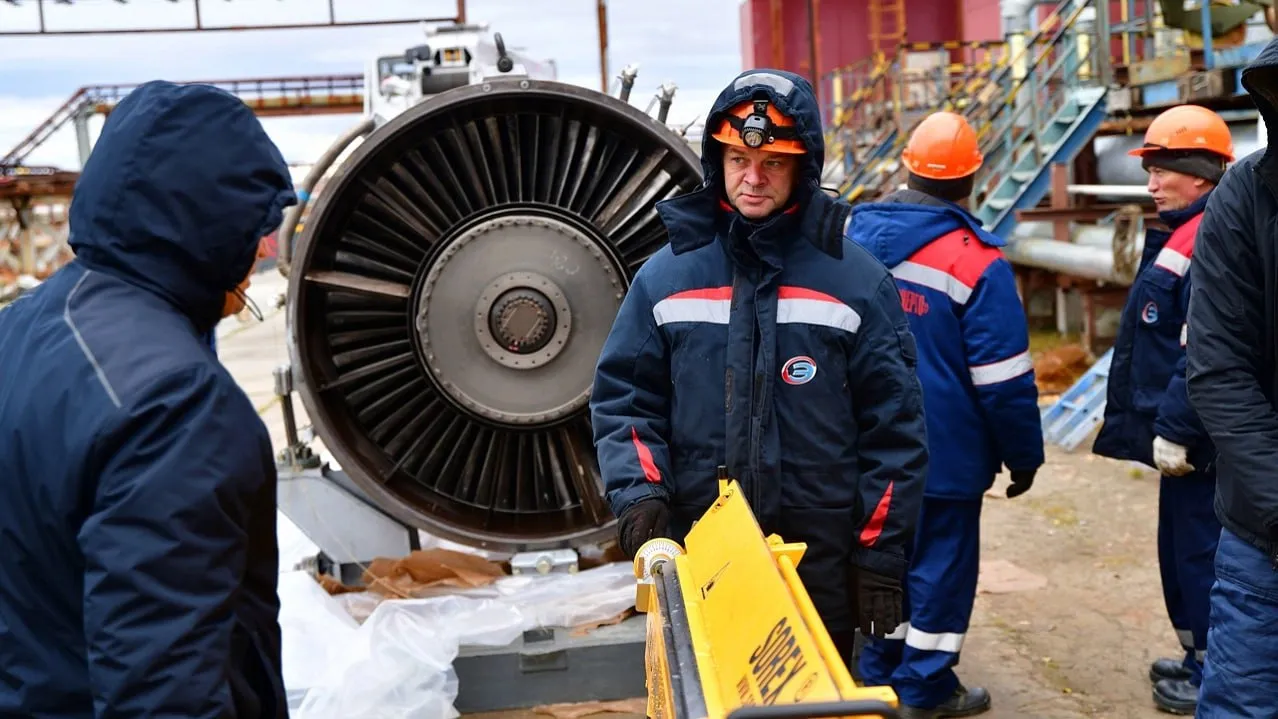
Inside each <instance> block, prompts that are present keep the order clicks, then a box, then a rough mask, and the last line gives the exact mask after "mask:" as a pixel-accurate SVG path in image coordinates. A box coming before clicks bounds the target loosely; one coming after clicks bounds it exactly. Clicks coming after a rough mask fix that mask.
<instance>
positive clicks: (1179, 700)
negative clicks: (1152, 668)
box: [1154, 679, 1198, 716]
mask: <svg viewBox="0 0 1278 719" xmlns="http://www.w3.org/2000/svg"><path fill="white" fill-rule="evenodd" d="M1154 705H1155V706H1157V707H1158V708H1159V709H1160V710H1161V711H1165V712H1167V713H1168V714H1182V715H1185V716H1190V715H1192V714H1193V713H1194V710H1195V709H1197V708H1198V687H1196V686H1194V685H1193V684H1190V683H1189V680H1188V679H1159V680H1158V681H1157V682H1155V683H1154Z"/></svg>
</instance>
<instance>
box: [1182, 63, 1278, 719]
mask: <svg viewBox="0 0 1278 719" xmlns="http://www.w3.org/2000/svg"><path fill="white" fill-rule="evenodd" d="M1242 84H1243V87H1244V88H1246V90H1247V92H1248V93H1250V94H1251V99H1252V101H1253V102H1255V104H1256V107H1257V108H1258V109H1259V110H1260V114H1261V117H1262V118H1263V119H1264V123H1265V126H1266V127H1270V128H1274V127H1278V40H1275V41H1270V43H1269V44H1268V45H1267V46H1266V47H1265V49H1264V50H1262V51H1261V53H1260V55H1259V56H1258V57H1257V58H1256V59H1255V60H1254V61H1253V62H1252V64H1251V65H1250V66H1249V67H1248V68H1247V69H1246V70H1244V71H1243V73H1242ZM1276 220H1278V158H1276V157H1275V155H1274V153H1273V152H1272V151H1271V150H1270V149H1269V148H1268V147H1262V148H1261V149H1259V150H1257V151H1255V152H1253V153H1251V154H1250V155H1248V156H1247V157H1244V158H1242V159H1240V160H1239V161H1238V162H1236V163H1235V164H1234V165H1233V166H1232V167H1230V168H1229V169H1228V170H1227V171H1226V172H1225V173H1224V175H1223V177H1222V179H1221V180H1220V184H1219V186H1218V187H1217V188H1216V190H1215V191H1214V192H1212V193H1211V197H1210V199H1208V201H1207V208H1206V213H1205V214H1204V215H1203V217H1202V223H1201V224H1200V225H1199V227H1198V240H1197V242H1196V243H1195V252H1194V256H1193V261H1192V266H1193V274H1194V287H1193V290H1192V292H1191V294H1190V300H1189V320H1188V342H1187V351H1188V354H1189V360H1188V364H1189V367H1188V383H1189V399H1190V402H1191V403H1192V404H1193V408H1194V411H1195V412H1196V413H1197V416H1198V418H1199V419H1200V420H1201V422H1202V425H1203V427H1204V428H1206V430H1207V433H1208V434H1209V435H1210V436H1211V440H1212V443H1213V446H1214V447H1215V450H1216V453H1217V454H1216V483H1215V485H1216V486H1215V497H1214V505H1215V515H1216V518H1217V519H1219V520H1220V523H1221V524H1222V525H1223V529H1222V531H1221V533H1220V535H1219V537H1220V539H1219V544H1218V546H1217V548H1216V556H1215V566H1214V569H1215V576H1216V582H1215V584H1214V585H1213V586H1212V589H1211V595H1210V603H1211V630H1210V631H1209V632H1208V633H1207V652H1206V665H1205V666H1204V668H1203V681H1202V686H1201V687H1200V689H1199V693H1198V708H1197V714H1196V716H1198V717H1205V718H1208V719H1218V718H1219V719H1224V718H1225V717H1273V716H1275V706H1278V699H1275V688H1276V687H1278V244H1275V241H1274V238H1275V222H1276ZM1191 461H1192V460H1191ZM1195 640H1197V637H1195Z"/></svg>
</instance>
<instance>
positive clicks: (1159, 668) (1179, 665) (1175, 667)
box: [1149, 659, 1193, 682]
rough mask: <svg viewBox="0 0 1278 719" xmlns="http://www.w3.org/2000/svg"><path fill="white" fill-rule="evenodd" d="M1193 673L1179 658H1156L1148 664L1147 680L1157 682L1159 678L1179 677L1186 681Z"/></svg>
mask: <svg viewBox="0 0 1278 719" xmlns="http://www.w3.org/2000/svg"><path fill="white" fill-rule="evenodd" d="M1192 676H1193V674H1191V673H1190V671H1189V670H1188V669H1186V668H1185V663H1184V662H1182V661H1180V660H1179V659H1157V660H1155V661H1154V663H1153V664H1150V665H1149V680H1150V681H1151V682H1157V681H1158V680H1160V679H1181V680H1185V681H1188V680H1189V678H1190V677H1192Z"/></svg>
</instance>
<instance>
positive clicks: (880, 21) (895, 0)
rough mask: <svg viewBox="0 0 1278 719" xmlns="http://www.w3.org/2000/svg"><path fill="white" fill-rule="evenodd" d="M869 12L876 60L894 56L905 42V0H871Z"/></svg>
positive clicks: (880, 60)
mask: <svg viewBox="0 0 1278 719" xmlns="http://www.w3.org/2000/svg"><path fill="white" fill-rule="evenodd" d="M867 12H868V13H869V20H870V52H871V53H872V54H873V55H874V59H875V62H882V61H884V60H887V59H888V58H892V57H894V56H895V55H896V50H897V48H899V47H900V46H901V45H902V44H904V43H905V0H870V4H869V7H868V8H867Z"/></svg>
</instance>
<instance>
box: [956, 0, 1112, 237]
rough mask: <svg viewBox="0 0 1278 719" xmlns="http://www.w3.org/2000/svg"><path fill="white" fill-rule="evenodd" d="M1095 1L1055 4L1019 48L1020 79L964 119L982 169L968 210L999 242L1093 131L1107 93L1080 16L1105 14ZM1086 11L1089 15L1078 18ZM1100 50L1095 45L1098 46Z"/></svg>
mask: <svg viewBox="0 0 1278 719" xmlns="http://www.w3.org/2000/svg"><path fill="white" fill-rule="evenodd" d="M1096 4H1097V3H1096V0H1063V1H1062V2H1060V3H1059V4H1058V5H1057V6H1056V8H1055V9H1054V10H1053V12H1052V15H1050V16H1049V17H1048V18H1047V19H1045V20H1044V21H1043V23H1042V24H1041V25H1040V29H1039V31H1038V33H1037V34H1036V35H1035V37H1034V38H1033V39H1032V40H1031V41H1030V42H1029V43H1028V44H1027V46H1026V50H1027V51H1028V52H1030V53H1032V59H1030V60H1029V61H1028V66H1027V67H1026V70H1025V74H1024V75H1023V76H1022V77H1021V78H1019V79H1018V80H1016V81H1015V82H1014V83H1012V84H1011V85H1010V87H1008V90H1007V93H1006V95H1005V97H1003V98H1002V100H1001V102H997V103H982V104H981V105H978V106H973V107H972V108H971V111H970V112H967V113H965V114H966V115H967V117H968V120H969V121H970V122H972V124H973V125H974V126H975V127H976V128H977V133H978V135H979V136H980V137H981V140H982V141H981V151H982V152H983V153H984V154H985V164H984V166H983V167H982V168H981V173H980V175H978V177H977V181H976V187H975V190H974V192H973V200H974V202H973V209H974V211H975V214H976V216H977V217H979V218H980V219H981V221H982V222H983V223H984V224H985V227H986V229H988V230H990V231H991V232H993V233H994V234H996V235H998V236H1000V237H1003V238H1007V237H1009V236H1010V235H1011V232H1012V229H1013V228H1014V227H1015V226H1016V211H1017V210H1020V209H1025V208H1029V207H1033V206H1035V205H1037V204H1038V203H1039V201H1040V200H1042V199H1043V196H1044V195H1045V194H1046V193H1047V190H1048V176H1049V172H1050V168H1051V166H1052V164H1053V163H1057V162H1063V163H1068V162H1072V161H1073V160H1074V158H1075V157H1076V156H1077V155H1078V153H1079V151H1080V150H1082V149H1083V148H1084V147H1085V146H1086V145H1087V143H1089V142H1090V141H1091V139H1092V137H1093V136H1094V135H1095V134H1096V130H1097V129H1099V127H1100V124H1101V122H1103V121H1104V119H1105V115H1106V112H1107V108H1106V102H1105V101H1106V96H1107V92H1108V90H1107V87H1106V86H1105V84H1104V83H1103V82H1101V81H1099V79H1098V78H1099V77H1100V76H1101V75H1102V74H1104V72H1103V71H1101V72H1098V71H1097V70H1098V68H1097V67H1096V64H1095V60H1096V58H1094V57H1093V56H1094V55H1095V52H1094V47H1095V46H1096V45H1097V44H1098V43H1097V42H1096V37H1095V34H1094V33H1093V32H1092V29H1091V28H1090V27H1088V26H1086V25H1085V24H1084V23H1083V22H1082V20H1081V19H1082V18H1083V17H1084V15H1085V14H1091V15H1094V14H1095V12H1105V10H1106V8H1104V7H1099V8H1098V7H1095V6H1096ZM1088 9H1091V10H1092V11H1093V12H1091V13H1085V12H1084V11H1086V10H1088ZM1101 46H1102V47H1104V45H1103V44H1101Z"/></svg>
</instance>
